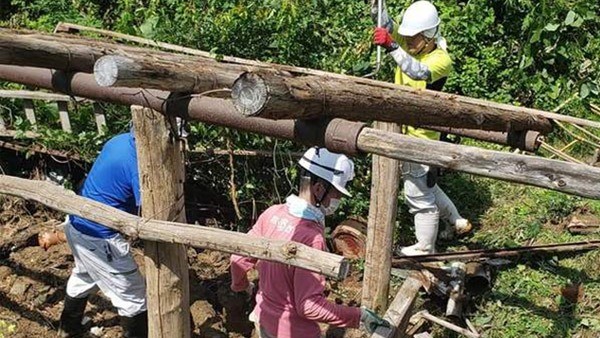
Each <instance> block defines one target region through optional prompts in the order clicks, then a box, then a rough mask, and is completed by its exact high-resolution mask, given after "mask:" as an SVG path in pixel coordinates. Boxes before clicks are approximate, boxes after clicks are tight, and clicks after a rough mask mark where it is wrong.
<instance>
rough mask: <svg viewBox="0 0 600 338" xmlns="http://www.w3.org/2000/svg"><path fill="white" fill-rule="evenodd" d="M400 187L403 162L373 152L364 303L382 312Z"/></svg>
mask: <svg viewBox="0 0 600 338" xmlns="http://www.w3.org/2000/svg"><path fill="white" fill-rule="evenodd" d="M374 127H375V128H379V129H380V130H381V131H382V132H386V133H399V132H400V126H399V125H397V124H394V123H386V122H375V123H374ZM399 187H400V163H399V162H398V161H396V160H394V159H390V158H386V157H383V156H379V155H373V176H372V178H371V203H370V205H369V220H368V226H367V249H366V257H365V275H364V279H363V288H362V304H363V305H364V306H366V307H368V308H370V309H373V310H374V311H376V312H379V313H383V311H385V309H386V308H387V303H388V294H389V288H390V271H391V269H392V240H393V238H394V224H396V214H397V213H398V189H399Z"/></svg>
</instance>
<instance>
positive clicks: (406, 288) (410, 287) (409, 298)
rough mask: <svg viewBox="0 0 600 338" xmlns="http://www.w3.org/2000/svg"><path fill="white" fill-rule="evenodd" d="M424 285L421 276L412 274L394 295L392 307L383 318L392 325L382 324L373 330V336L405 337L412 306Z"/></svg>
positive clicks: (374, 337)
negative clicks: (383, 325) (384, 325)
mask: <svg viewBox="0 0 600 338" xmlns="http://www.w3.org/2000/svg"><path fill="white" fill-rule="evenodd" d="M422 286H423V284H422V282H421V280H420V278H419V277H418V276H417V275H410V276H409V277H408V278H407V279H406V280H405V281H404V283H403V284H402V286H401V287H400V290H399V291H398V293H397V294H396V297H394V300H393V301H392V303H391V304H390V307H389V308H388V310H387V311H386V312H385V315H384V316H383V318H384V319H385V320H387V321H388V322H389V323H390V324H391V326H390V327H382V326H380V327H379V328H377V330H375V332H373V334H372V335H371V338H392V337H403V336H404V332H405V331H406V327H407V326H408V320H409V319H410V316H411V312H412V308H413V305H414V302H415V299H417V296H418V295H419V290H420V289H421V287H422Z"/></svg>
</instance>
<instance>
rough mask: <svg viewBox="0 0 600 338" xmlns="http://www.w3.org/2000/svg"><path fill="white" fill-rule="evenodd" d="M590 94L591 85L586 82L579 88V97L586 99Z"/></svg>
mask: <svg viewBox="0 0 600 338" xmlns="http://www.w3.org/2000/svg"><path fill="white" fill-rule="evenodd" d="M588 95H590V86H589V85H588V84H587V83H584V84H582V85H581V88H580V89H579V97H581V98H582V99H585V98H586V97H588Z"/></svg>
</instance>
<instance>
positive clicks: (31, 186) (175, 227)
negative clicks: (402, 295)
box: [0, 175, 349, 279]
mask: <svg viewBox="0 0 600 338" xmlns="http://www.w3.org/2000/svg"><path fill="white" fill-rule="evenodd" d="M0 194H6V195H11V196H16V197H20V198H24V199H28V200H34V201H37V202H39V203H42V204H44V205H46V206H48V207H50V208H52V209H55V210H58V211H62V212H64V213H67V214H70V215H76V216H79V217H83V218H86V219H89V220H91V221H93V222H97V223H100V224H103V225H105V226H107V227H109V228H111V229H114V230H117V231H119V232H121V233H123V234H125V235H127V236H130V237H133V238H135V237H139V238H141V239H145V240H152V241H157V242H166V243H181V244H186V245H191V246H194V247H199V248H206V249H211V250H218V251H223V252H228V253H235V254H238V255H244V256H250V257H254V258H257V259H264V260H268V261H273V262H279V263H283V264H289V265H292V266H296V267H299V268H303V269H307V270H310V271H314V272H318V273H321V274H323V275H326V276H329V277H332V278H337V279H343V278H345V277H346V275H347V273H348V266H349V265H348V261H347V260H346V259H344V257H341V256H338V255H334V254H331V253H327V252H324V251H321V250H317V249H313V248H310V247H308V246H306V245H303V244H300V243H297V242H288V241H282V240H272V239H265V238H257V237H252V236H249V235H247V234H243V233H238V232H233V231H226V230H221V229H215V228H210V227H206V226H199V225H192V224H183V223H175V222H167V221H158V220H153V219H146V218H143V217H137V216H135V215H131V214H128V213H126V212H124V211H121V210H118V209H115V208H111V207H109V206H107V205H104V204H102V203H99V202H96V201H92V200H90V199H87V198H84V197H81V196H77V195H75V193H73V192H72V191H69V190H65V189H64V188H62V187H60V186H57V185H54V184H52V183H49V182H42V181H33V180H26V179H22V178H17V177H12V176H8V175H0Z"/></svg>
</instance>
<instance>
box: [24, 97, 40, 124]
mask: <svg viewBox="0 0 600 338" xmlns="http://www.w3.org/2000/svg"><path fill="white" fill-rule="evenodd" d="M23 108H24V109H25V117H27V120H28V121H29V123H31V126H32V128H33V129H34V130H35V129H37V122H36V120H35V108H34V107H33V101H31V100H23Z"/></svg>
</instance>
